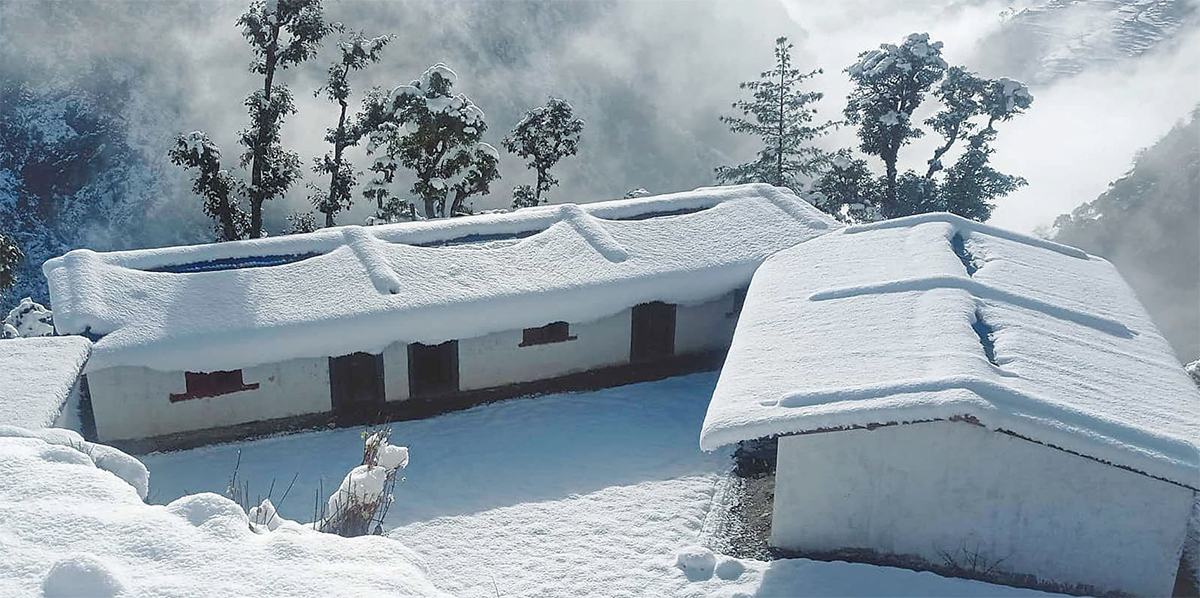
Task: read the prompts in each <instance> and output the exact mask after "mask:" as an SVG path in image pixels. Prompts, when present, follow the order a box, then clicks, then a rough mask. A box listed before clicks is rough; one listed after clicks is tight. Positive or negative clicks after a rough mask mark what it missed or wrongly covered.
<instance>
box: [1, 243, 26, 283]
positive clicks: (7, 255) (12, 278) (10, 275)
mask: <svg viewBox="0 0 1200 598" xmlns="http://www.w3.org/2000/svg"><path fill="white" fill-rule="evenodd" d="M23 259H25V254H24V253H21V248H20V247H18V246H17V242H16V241H14V240H13V239H11V238H9V237H7V236H5V235H4V234H3V233H0V291H7V290H8V289H11V288H12V287H13V285H15V284H17V266H19V265H20V264H21V260H23Z"/></svg>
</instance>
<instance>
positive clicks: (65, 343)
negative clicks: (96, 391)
mask: <svg viewBox="0 0 1200 598" xmlns="http://www.w3.org/2000/svg"><path fill="white" fill-rule="evenodd" d="M91 348H92V343H91V341H89V340H88V339H86V338H83V337H81V336H59V337H54V336H45V337H33V338H14V339H8V340H0V425H10V426H20V427H22V428H45V427H49V426H51V425H53V424H54V420H55V419H56V418H57V417H58V414H59V412H61V411H62V407H63V405H64V404H65V403H66V402H67V398H68V397H69V396H70V395H71V389H72V387H74V386H75V382H76V381H77V380H79V374H80V372H81V371H83V364H84V362H86V361H87V358H88V353H89V352H90V351H91Z"/></svg>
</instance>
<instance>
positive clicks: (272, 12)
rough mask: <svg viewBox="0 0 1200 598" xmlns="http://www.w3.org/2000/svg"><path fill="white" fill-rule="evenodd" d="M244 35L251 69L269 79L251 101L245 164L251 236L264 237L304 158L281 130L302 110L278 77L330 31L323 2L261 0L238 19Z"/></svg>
mask: <svg viewBox="0 0 1200 598" xmlns="http://www.w3.org/2000/svg"><path fill="white" fill-rule="evenodd" d="M238 24H239V25H241V26H242V36H243V37H245V38H246V40H247V41H249V42H250V45H251V46H252V47H253V48H254V54H255V60H254V62H252V63H251V64H250V71H251V72H253V73H255V74H259V75H262V76H263V87H262V89H261V90H255V91H254V92H253V93H251V94H250V96H249V97H247V98H246V102H245V105H246V108H247V109H248V111H249V113H250V127H249V128H247V129H245V130H244V131H242V132H241V139H240V143H241V144H242V145H243V146H245V147H246V152H245V154H243V156H242V166H243V167H246V166H249V167H250V186H249V188H248V189H247V195H248V197H249V200H250V230H249V236H250V238H258V237H260V236H262V208H263V203H264V202H266V201H267V200H270V199H273V198H275V197H278V196H280V195H283V193H284V192H286V191H287V189H288V188H289V187H291V185H292V183H293V182H295V181H296V179H297V178H298V177H299V176H300V157H299V156H298V155H297V154H296V153H295V152H290V151H287V150H285V149H284V148H283V146H282V144H281V143H280V140H279V129H280V127H281V126H282V125H283V118H284V117H285V116H287V115H289V114H293V113H295V112H296V107H295V104H294V103H293V102H292V95H291V92H290V91H288V88H287V87H286V86H285V85H283V84H281V83H277V82H276V81H275V75H276V74H277V73H278V72H279V71H281V70H284V69H287V68H289V67H292V66H296V65H298V64H300V63H302V62H304V61H306V60H308V59H309V58H312V57H313V56H314V55H315V54H316V51H317V46H319V45H320V43H321V40H322V39H324V37H325V35H326V34H327V33H328V32H329V26H328V25H326V24H325V21H324V15H323V13H322V9H321V0H256V1H255V2H254V3H253V4H251V5H250V8H249V9H248V10H247V11H246V12H245V13H244V14H243V15H242V16H241V18H240V19H238Z"/></svg>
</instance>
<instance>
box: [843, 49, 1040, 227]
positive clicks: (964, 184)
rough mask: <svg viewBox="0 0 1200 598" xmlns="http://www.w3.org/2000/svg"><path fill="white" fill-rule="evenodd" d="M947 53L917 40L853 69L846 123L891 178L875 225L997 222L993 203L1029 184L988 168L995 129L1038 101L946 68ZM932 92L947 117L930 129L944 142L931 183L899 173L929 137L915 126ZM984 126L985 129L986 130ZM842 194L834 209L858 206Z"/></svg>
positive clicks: (1016, 87)
mask: <svg viewBox="0 0 1200 598" xmlns="http://www.w3.org/2000/svg"><path fill="white" fill-rule="evenodd" d="M941 48H942V44H941V42H932V43H931V42H930V41H929V36H928V35H927V34H923V33H921V34H917V33H914V34H911V35H909V36H908V37H907V38H906V39H905V41H904V42H903V43H902V44H901V45H899V46H896V45H893V44H882V45H881V46H880V49H879V50H872V51H869V52H863V53H861V54H859V60H858V62H857V63H855V64H854V65H852V66H850V67H849V68H847V69H846V72H847V73H848V74H849V75H850V78H851V80H852V81H853V82H854V84H855V88H854V90H853V91H852V92H851V94H850V96H849V97H848V98H847V104H846V110H845V115H846V119H847V122H849V123H851V124H854V125H857V126H858V127H859V129H858V137H859V140H860V141H861V143H860V145H859V149H861V150H862V151H863V152H864V153H866V154H868V155H872V156H876V157H878V158H880V159H881V160H883V163H884V168H885V173H884V175H883V177H881V180H880V181H879V184H878V185H877V187H878V188H879V189H878V190H877V191H875V197H874V199H873V200H871V202H870V204H873V205H872V207H871V209H870V210H869V212H870V213H871V214H874V215H875V216H876V217H882V218H895V217H899V216H908V215H911V214H920V213H924V212H933V211H947V212H952V213H954V214H958V215H960V216H963V217H966V218H973V219H976V220H981V221H982V220H986V219H987V218H988V217H989V216H990V215H991V212H992V209H993V207H994V204H993V203H992V200H994V199H996V198H998V197H1003V196H1004V195H1007V194H1009V193H1011V192H1012V191H1014V190H1016V189H1017V188H1019V187H1020V186H1022V185H1024V184H1025V180H1024V179H1022V178H1021V177H1017V176H1012V175H1008V174H1004V173H1001V172H999V171H997V170H995V169H994V168H992V167H991V166H990V165H989V164H988V161H989V159H990V156H991V154H992V153H993V151H994V150H992V149H991V146H990V144H991V142H992V141H993V140H994V139H995V137H996V129H995V124H996V123H997V122H1003V121H1007V120H1009V119H1011V118H1012V117H1013V116H1016V115H1017V114H1020V113H1022V112H1024V110H1025V109H1027V108H1029V106H1030V105H1031V104H1032V102H1033V96H1031V95H1030V94H1029V90H1028V89H1027V88H1026V87H1025V86H1024V85H1023V84H1021V83H1019V82H1017V81H1013V80H1011V79H1006V78H1001V79H985V78H982V77H979V76H978V75H976V74H974V73H972V72H970V71H968V70H966V69H965V68H963V67H959V66H955V67H949V68H947V66H946V62H945V61H944V60H942V58H941ZM939 82H940V83H939ZM935 85H936V88H935V87H934V86H935ZM931 91H932V94H933V96H934V97H935V98H936V99H937V100H938V101H939V103H940V104H941V110H939V111H938V112H937V113H936V114H934V115H933V116H932V117H930V118H928V119H926V120H925V123H924V124H926V125H928V126H930V127H931V128H932V129H933V130H934V132H936V133H938V134H939V135H940V136H941V137H942V143H941V144H940V145H938V146H937V147H936V148H935V149H934V151H933V156H932V157H931V158H930V159H929V160H928V161H927V164H928V167H927V169H926V171H925V174H924V175H921V174H918V173H917V172H914V171H912V170H909V171H906V172H904V173H899V172H898V170H899V169H898V167H897V161H898V159H899V152H900V148H901V147H903V146H905V145H907V144H908V143H909V142H910V141H911V140H913V139H916V138H918V137H921V136H922V135H924V133H925V132H924V131H923V130H922V129H921V128H920V127H919V126H917V125H916V124H915V123H913V122H912V120H911V118H912V114H913V112H914V111H915V110H916V109H917V108H918V107H919V106H920V105H921V104H922V103H923V102H924V100H925V96H926V94H928V93H930V92H931ZM973 119H976V120H973ZM978 119H983V122H986V125H984V126H983V127H982V128H980V121H979V120H978ZM961 140H965V141H966V144H967V145H966V148H964V150H963V152H962V154H961V155H960V156H959V157H958V159H957V160H956V161H955V163H954V164H953V165H952V166H951V167H950V168H948V169H947V168H945V167H944V165H943V162H942V159H943V157H944V156H945V155H946V154H947V152H949V151H950V150H951V149H952V148H953V147H954V146H955V144H956V143H957V142H959V141H961ZM939 175H941V177H942V178H941V179H940V180H939V178H938V176H939ZM831 176H834V177H835V178H836V175H831ZM857 176H858V177H859V182H860V183H861V184H862V185H861V186H860V188H861V189H867V188H868V187H869V185H868V181H867V180H866V179H865V178H863V176H864V174H863V173H862V172H859V173H857ZM843 191H845V187H844V186H843V187H838V186H836V185H831V186H829V187H828V188H827V189H826V190H825V192H826V195H827V196H828V198H829V200H830V201H831V204H832V205H844V204H846V203H852V202H856V201H857V200H854V199H853V198H849V197H843V196H841V195H839V194H840V193H841V192H843ZM860 216H861V215H860Z"/></svg>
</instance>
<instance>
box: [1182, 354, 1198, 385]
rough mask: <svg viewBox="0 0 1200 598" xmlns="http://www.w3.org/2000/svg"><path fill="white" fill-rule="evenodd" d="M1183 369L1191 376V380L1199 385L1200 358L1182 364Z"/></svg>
mask: <svg viewBox="0 0 1200 598" xmlns="http://www.w3.org/2000/svg"><path fill="white" fill-rule="evenodd" d="M1183 369H1185V370H1187V373H1188V374H1190V375H1191V376H1192V382H1195V383H1196V386H1200V359H1197V360H1196V361H1193V362H1191V363H1189V364H1187V365H1185V366H1183Z"/></svg>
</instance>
